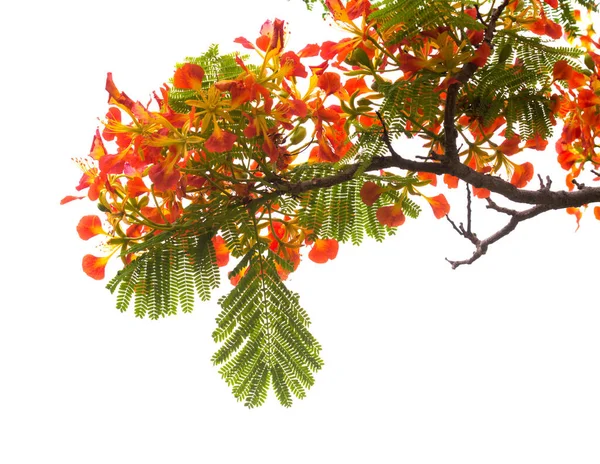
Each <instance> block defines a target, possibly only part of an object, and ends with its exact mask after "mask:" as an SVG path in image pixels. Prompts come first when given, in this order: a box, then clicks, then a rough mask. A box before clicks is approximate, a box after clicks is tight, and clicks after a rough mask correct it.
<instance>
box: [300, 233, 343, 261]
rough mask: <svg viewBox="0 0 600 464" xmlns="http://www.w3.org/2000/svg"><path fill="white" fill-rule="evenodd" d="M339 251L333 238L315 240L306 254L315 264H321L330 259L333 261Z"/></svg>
mask: <svg viewBox="0 0 600 464" xmlns="http://www.w3.org/2000/svg"><path fill="white" fill-rule="evenodd" d="M338 249H339V244H338V242H337V240H335V239H333V238H326V239H317V240H315V243H314V245H313V247H312V250H310V251H309V252H308V258H309V259H310V260H311V261H314V262H315V263H319V264H323V263H326V262H327V261H329V260H330V259H335V257H336V256H337V253H338Z"/></svg>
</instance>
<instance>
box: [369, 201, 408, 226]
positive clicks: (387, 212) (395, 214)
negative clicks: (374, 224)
mask: <svg viewBox="0 0 600 464" xmlns="http://www.w3.org/2000/svg"><path fill="white" fill-rule="evenodd" d="M376 216H377V220H378V221H379V222H380V223H381V224H383V225H384V226H388V227H398V226H401V225H402V224H404V221H405V220H406V217H405V216H404V213H403V212H402V205H401V204H398V203H396V204H395V205H392V206H382V207H381V208H379V209H378V210H377V213H376Z"/></svg>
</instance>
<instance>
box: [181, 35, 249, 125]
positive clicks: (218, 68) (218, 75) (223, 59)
mask: <svg viewBox="0 0 600 464" xmlns="http://www.w3.org/2000/svg"><path fill="white" fill-rule="evenodd" d="M236 55H237V54H236V53H228V54H225V55H222V54H220V53H219V46H218V45H216V44H213V45H211V46H210V47H209V49H208V51H207V52H206V53H203V54H202V55H200V56H198V57H186V59H185V62H184V63H194V64H197V65H200V66H202V68H203V69H204V73H205V74H204V79H203V80H202V88H203V89H205V90H206V89H208V88H209V87H210V86H211V85H213V84H214V83H215V82H217V81H219V80H224V79H233V78H235V77H237V76H238V75H239V74H240V73H241V72H242V71H243V70H242V68H241V67H240V65H239V64H237V63H236V61H235V57H236ZM240 58H241V59H246V58H247V56H241V57H240ZM184 63H177V65H176V66H177V68H180V67H181V66H183V65H184ZM250 67H252V66H251V65H250ZM194 96H195V91H194V90H183V89H171V90H170V91H169V104H170V105H171V107H172V108H173V110H175V111H177V112H179V113H188V112H189V111H190V107H189V106H187V105H186V104H185V101H186V100H189V99H191V98H193V97H194Z"/></svg>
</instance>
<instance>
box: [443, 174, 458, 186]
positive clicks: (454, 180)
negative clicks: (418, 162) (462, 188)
mask: <svg viewBox="0 0 600 464" xmlns="http://www.w3.org/2000/svg"><path fill="white" fill-rule="evenodd" d="M458 181H459V178H458V177H455V176H452V175H450V174H444V183H445V184H446V185H447V186H448V188H451V189H455V188H457V187H458Z"/></svg>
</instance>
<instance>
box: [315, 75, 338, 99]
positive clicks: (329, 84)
mask: <svg viewBox="0 0 600 464" xmlns="http://www.w3.org/2000/svg"><path fill="white" fill-rule="evenodd" d="M317 86H318V87H319V88H321V89H323V90H324V91H325V93H326V94H327V95H331V94H332V93H335V92H337V91H338V90H339V89H340V87H341V84H340V75H339V74H337V73H333V72H324V73H323V74H321V75H320V76H319V80H318V81H317Z"/></svg>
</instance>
